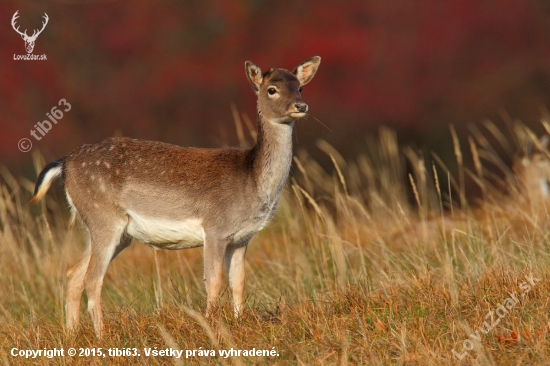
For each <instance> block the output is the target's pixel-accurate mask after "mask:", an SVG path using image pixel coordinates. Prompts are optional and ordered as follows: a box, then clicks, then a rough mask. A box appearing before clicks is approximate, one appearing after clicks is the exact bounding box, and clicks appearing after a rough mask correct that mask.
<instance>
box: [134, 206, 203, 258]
mask: <svg viewBox="0 0 550 366" xmlns="http://www.w3.org/2000/svg"><path fill="white" fill-rule="evenodd" d="M127 214H128V216H129V217H130V221H129V223H128V227H127V228H126V232H127V233H128V235H130V236H132V237H134V238H136V239H137V240H139V241H141V242H143V243H145V244H149V245H151V246H154V247H157V248H160V249H184V248H193V247H198V246H202V245H204V229H203V227H202V220H201V219H186V220H182V221H176V220H168V219H162V218H151V217H147V216H140V215H138V214H137V213H135V212H132V211H128V212H127Z"/></svg>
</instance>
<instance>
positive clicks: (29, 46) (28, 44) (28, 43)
mask: <svg viewBox="0 0 550 366" xmlns="http://www.w3.org/2000/svg"><path fill="white" fill-rule="evenodd" d="M18 12H19V10H17V11H16V12H15V14H13V17H12V18H11V26H12V27H13V29H14V30H15V31H16V32H17V33H19V34H20V35H21V38H23V40H24V41H25V49H26V50H27V53H32V50H33V49H34V42H36V38H38V36H39V35H40V33H42V31H43V30H44V28H46V24H48V20H49V18H48V14H46V13H44V20H45V21H44V22H42V29H40V30H39V31H38V30H36V29H35V30H34V32H33V33H32V36H30V37H29V35H28V34H27V30H26V29H25V31H24V32H21V31H20V30H19V26H17V28H16V25H15V21H16V20H17V18H19V15H18V14H17V13H18Z"/></svg>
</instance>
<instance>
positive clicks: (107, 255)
mask: <svg viewBox="0 0 550 366" xmlns="http://www.w3.org/2000/svg"><path fill="white" fill-rule="evenodd" d="M109 229H110V230H109ZM124 231H125V225H123V224H122V223H121V225H118V226H114V227H113V226H112V227H111V228H108V229H104V230H101V231H100V230H90V238H91V242H90V259H89V264H88V269H87V271H86V275H85V277H84V287H85V289H86V294H87V295H88V312H89V313H90V316H91V317H92V321H93V324H94V329H95V331H96V334H97V335H98V336H99V337H101V335H102V333H103V316H102V311H101V289H102V288H103V278H104V277H105V273H106V272H107V267H108V266H109V263H110V262H111V261H112V260H113V259H114V258H115V257H116V256H117V255H118V253H120V252H121V251H122V250H123V249H124V248H126V247H127V246H128V245H130V243H131V241H132V239H131V237H129V236H126V235H125V234H124Z"/></svg>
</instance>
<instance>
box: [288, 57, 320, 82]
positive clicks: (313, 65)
mask: <svg viewBox="0 0 550 366" xmlns="http://www.w3.org/2000/svg"><path fill="white" fill-rule="evenodd" d="M320 63H321V57H319V56H315V57H312V58H310V59H309V60H306V61H304V62H302V63H301V64H300V65H298V66H297V67H296V68H295V69H294V71H292V73H293V74H294V76H296V79H298V81H299V82H300V84H301V85H306V84H307V83H309V82H310V81H311V79H313V76H314V75H315V73H316V72H317V69H318V68H319V64H320Z"/></svg>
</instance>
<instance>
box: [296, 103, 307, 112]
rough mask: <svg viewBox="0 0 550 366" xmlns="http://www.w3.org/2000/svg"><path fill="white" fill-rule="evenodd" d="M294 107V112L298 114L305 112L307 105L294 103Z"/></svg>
mask: <svg viewBox="0 0 550 366" xmlns="http://www.w3.org/2000/svg"><path fill="white" fill-rule="evenodd" d="M294 106H295V107H296V110H297V111H298V112H300V113H304V112H307V104H305V103H296V104H294Z"/></svg>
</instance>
